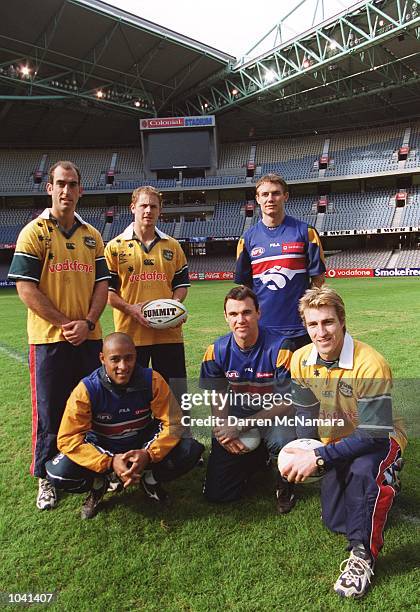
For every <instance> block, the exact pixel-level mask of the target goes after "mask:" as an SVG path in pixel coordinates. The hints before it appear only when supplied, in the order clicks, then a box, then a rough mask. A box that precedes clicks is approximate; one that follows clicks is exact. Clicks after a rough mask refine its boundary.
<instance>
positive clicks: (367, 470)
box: [321, 438, 401, 559]
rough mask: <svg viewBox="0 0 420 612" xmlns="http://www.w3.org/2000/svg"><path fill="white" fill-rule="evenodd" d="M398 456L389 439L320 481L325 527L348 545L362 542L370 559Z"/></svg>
mask: <svg viewBox="0 0 420 612" xmlns="http://www.w3.org/2000/svg"><path fill="white" fill-rule="evenodd" d="M400 456H401V449H400V447H399V445H398V443H397V442H396V441H395V440H393V439H392V438H390V439H389V440H387V441H384V443H383V445H382V446H381V448H379V449H378V450H376V451H375V452H373V453H369V454H367V455H362V456H361V457H357V458H356V459H353V460H351V461H346V462H342V463H341V464H337V465H336V466H335V467H333V468H332V469H330V470H328V472H327V473H326V474H325V476H324V478H323V480H322V488H321V505H322V520H323V522H324V523H325V525H326V527H328V528H329V529H331V531H334V532H337V533H344V534H345V535H346V536H347V539H348V540H349V543H350V546H353V545H354V544H355V543H356V542H362V543H363V544H364V546H365V548H366V550H369V551H370V553H371V555H372V557H373V559H376V557H377V556H378V554H379V551H380V550H381V548H382V546H383V542H384V540H383V531H384V528H385V523H386V520H387V516H388V512H389V510H390V509H391V506H392V503H393V501H394V497H395V495H396V490H395V487H394V485H393V476H394V467H395V462H396V461H397V460H398V459H399V458H400ZM394 482H395V480H394Z"/></svg>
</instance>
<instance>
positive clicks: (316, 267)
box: [235, 174, 325, 350]
mask: <svg viewBox="0 0 420 612" xmlns="http://www.w3.org/2000/svg"><path fill="white" fill-rule="evenodd" d="M255 197H256V201H257V203H258V204H259V206H260V208H261V215H262V219H261V221H259V222H258V223H257V224H256V225H254V226H253V227H251V228H250V229H249V230H247V231H246V232H245V234H244V236H243V237H242V238H241V239H240V241H239V243H238V250H237V262H236V271H235V282H236V283H238V284H243V285H246V286H247V287H250V288H251V289H253V291H255V293H256V295H257V297H258V301H259V303H260V307H261V320H260V324H261V325H262V326H264V327H268V328H269V329H270V330H271V331H273V332H276V333H279V334H281V335H282V336H287V337H288V338H291V339H293V340H292V346H293V350H296V349H297V348H299V347H300V346H304V345H305V344H308V343H309V342H310V338H309V337H308V335H307V333H306V329H305V327H304V325H303V323H302V321H301V318H300V316H299V312H298V302H299V299H300V298H301V297H302V295H303V294H304V293H305V291H306V289H308V288H309V287H311V286H321V285H322V283H323V282H324V273H325V263H324V255H323V251H322V246H321V242H320V239H319V236H318V234H317V232H316V230H315V229H314V228H313V227H310V226H309V225H308V224H307V223H304V222H303V221H300V220H299V219H295V218H294V217H290V216H289V215H286V214H285V204H286V202H287V201H288V199H289V188H288V186H287V183H286V182H285V181H284V179H283V178H282V177H281V176H278V175H277V174H267V175H266V176H263V177H262V178H260V180H259V181H258V182H257V184H256V196H255Z"/></svg>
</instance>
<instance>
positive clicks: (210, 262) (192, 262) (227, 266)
mask: <svg viewBox="0 0 420 612" xmlns="http://www.w3.org/2000/svg"><path fill="white" fill-rule="evenodd" d="M188 269H189V271H190V272H233V271H234V269H235V257H234V256H233V255H232V256H229V255H217V256H216V255H213V256H212V255H193V256H190V257H188Z"/></svg>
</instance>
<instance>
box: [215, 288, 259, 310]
mask: <svg viewBox="0 0 420 612" xmlns="http://www.w3.org/2000/svg"><path fill="white" fill-rule="evenodd" d="M247 298H251V300H252V301H253V302H254V306H255V310H259V309H260V305H259V303H258V298H257V296H256V295H255V293H254V292H253V291H252V289H250V288H249V287H245V285H239V286H238V287H233V288H232V289H231V290H230V291H229V293H228V294H227V295H226V297H225V301H224V303H223V310H224V311H225V312H226V302H227V301H228V300H238V301H239V302H243V300H246V299H247Z"/></svg>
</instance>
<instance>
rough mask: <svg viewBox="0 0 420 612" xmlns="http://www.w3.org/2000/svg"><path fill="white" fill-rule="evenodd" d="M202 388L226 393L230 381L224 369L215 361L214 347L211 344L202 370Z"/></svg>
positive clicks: (204, 358)
mask: <svg viewBox="0 0 420 612" xmlns="http://www.w3.org/2000/svg"><path fill="white" fill-rule="evenodd" d="M199 384H200V388H201V389H208V390H210V391H211V390H213V389H215V390H216V391H226V389H227V387H228V381H227V378H226V376H225V373H224V371H223V369H222V368H221V367H220V366H219V365H218V364H217V363H216V361H215V359H214V345H213V344H211V345H210V346H209V347H208V349H207V351H206V352H205V355H204V357H203V362H202V364H201V370H200V383H199Z"/></svg>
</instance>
